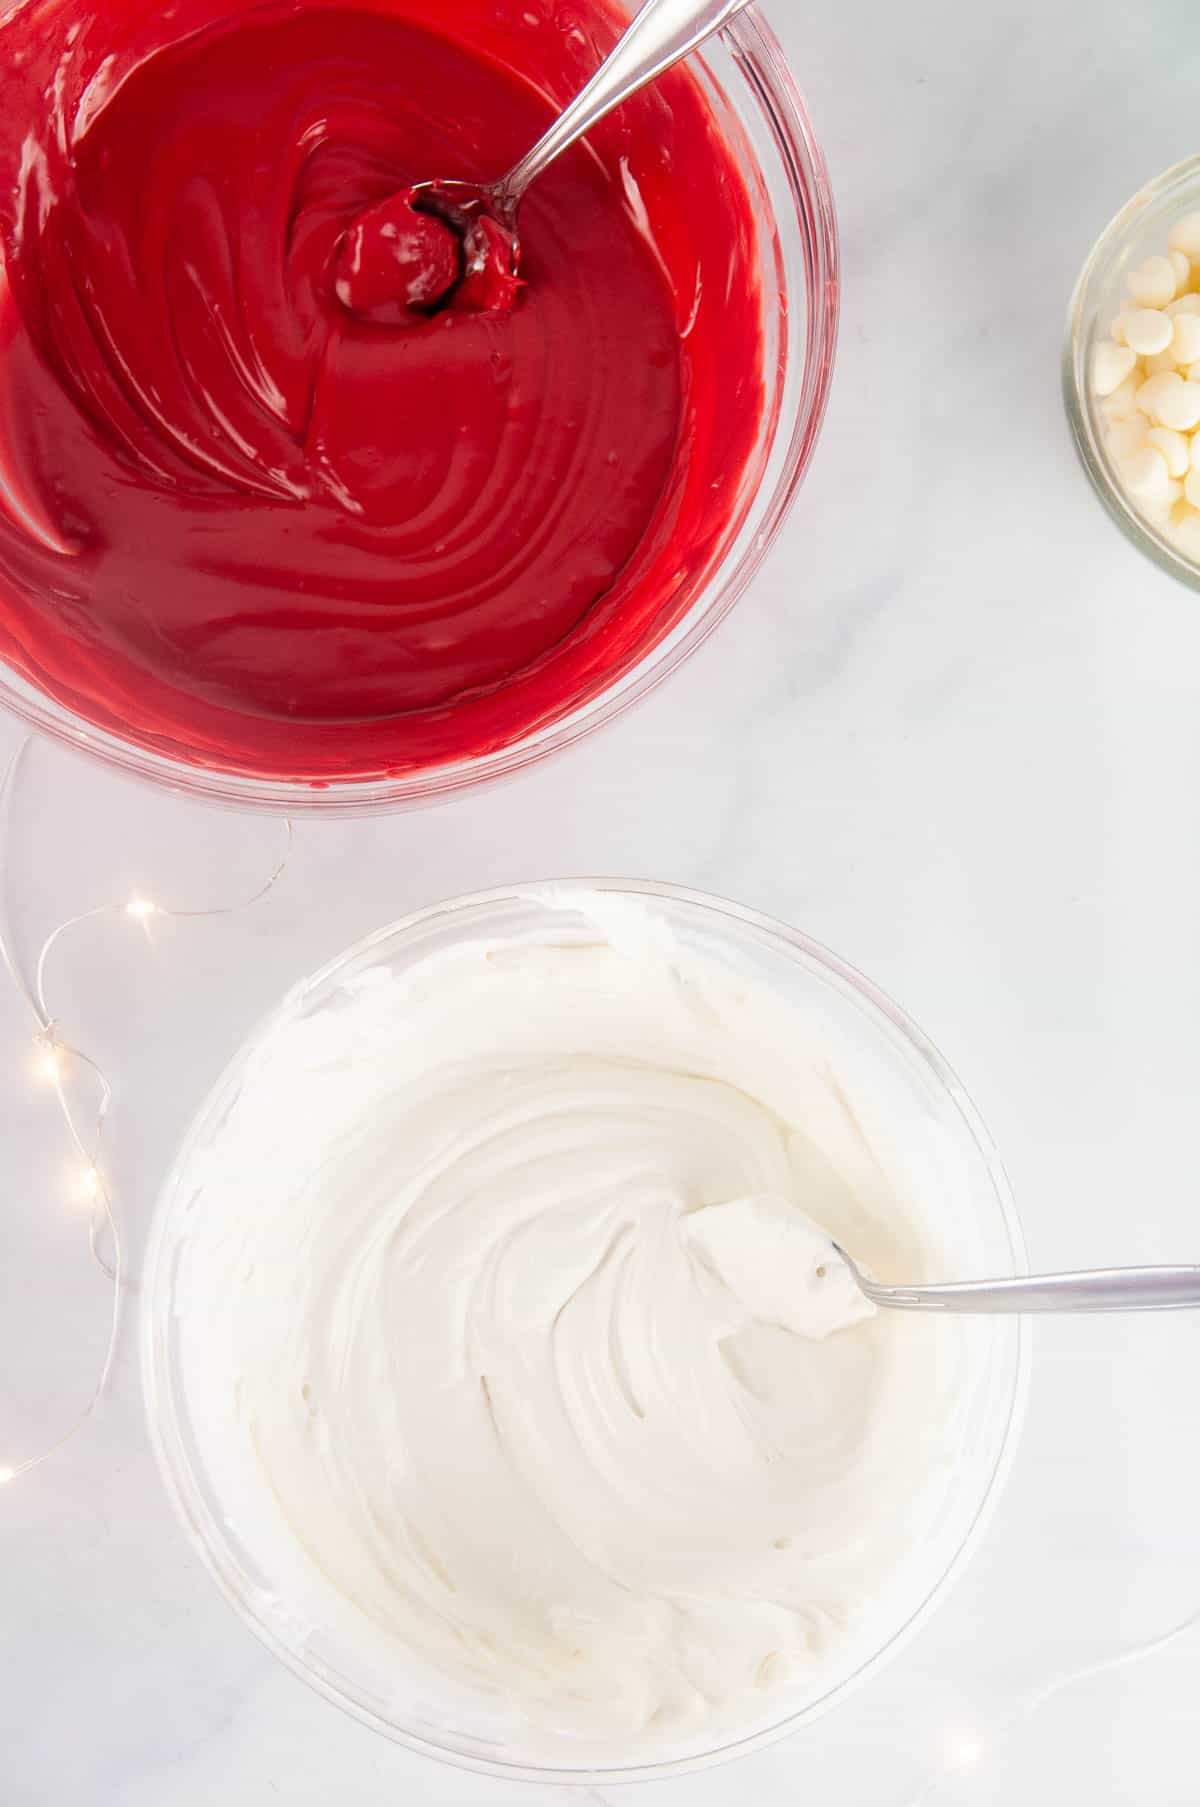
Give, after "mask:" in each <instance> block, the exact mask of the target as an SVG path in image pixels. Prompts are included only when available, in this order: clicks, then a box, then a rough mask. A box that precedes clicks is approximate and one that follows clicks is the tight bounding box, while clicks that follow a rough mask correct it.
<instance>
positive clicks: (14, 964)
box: [0, 736, 294, 1486]
mask: <svg viewBox="0 0 1200 1807" xmlns="http://www.w3.org/2000/svg"><path fill="white" fill-rule="evenodd" d="M32 744H33V736H28V737H27V738H26V739H25V740H23V741H22V742H21V744H20V745H19V746H18V748H17V750H16V752H15V753H14V754H13V757H12V758H11V759H10V761H9V763H8V766H7V768H6V770H5V772H4V776H3V778H2V779H0V849H3V850H5V851H7V849H8V848H9V846H10V845H11V834H10V828H11V818H12V799H13V795H14V793H15V791H16V787H17V781H18V778H19V776H20V773H21V769H22V767H23V765H24V762H25V759H26V756H27V754H28V751H29V748H30V747H31V745H32ZM283 826H284V830H285V834H286V839H285V843H284V847H283V851H282V853H281V855H280V858H279V860H278V861H277V863H276V865H275V867H274V868H273V870H272V871H271V872H270V874H269V875H268V877H267V879H266V880H265V882H264V883H263V884H261V885H260V886H259V887H258V889H257V890H256V891H254V892H253V893H252V894H251V895H250V896H249V897H246V898H243V899H241V900H240V901H239V902H237V903H233V904H225V905H221V906H219V907H217V908H214V909H207V910H181V909H166V908H164V907H163V906H162V905H161V904H157V903H154V902H152V901H151V900H150V899H149V898H146V897H143V896H141V895H140V894H135V895H134V896H132V897H131V898H130V899H129V900H128V901H127V902H126V903H123V904H101V905H99V906H98V907H97V908H95V909H91V910H81V911H80V912H79V913H78V914H77V915H75V916H70V917H68V918H67V920H66V921H65V922H60V923H59V924H58V926H57V927H56V928H55V929H53V930H52V931H51V932H50V934H49V935H48V936H47V937H46V939H45V940H44V941H43V943H42V945H41V948H40V949H39V951H38V955H37V959H36V960H35V962H34V966H33V976H32V979H28V978H27V977H26V975H25V973H24V971H23V969H22V965H21V961H20V958H19V956H18V954H17V950H16V941H15V938H14V936H13V934H12V929H11V921H12V918H11V913H10V899H9V870H10V867H9V862H8V861H7V860H3V861H0V966H3V968H4V970H5V972H6V973H7V974H8V976H9V978H10V979H11V981H12V984H13V986H14V987H15V989H16V991H17V992H18V994H19V996H20V997H21V999H22V1001H23V1002H24V1004H25V1005H26V1007H27V1008H28V1010H29V1013H30V1015H31V1017H32V1019H33V1025H34V1028H33V1043H34V1051H35V1061H36V1067H37V1071H38V1073H39V1074H40V1075H41V1076H42V1078H44V1079H45V1080H47V1081H48V1083H49V1084H50V1085H51V1086H52V1088H53V1090H54V1095H55V1098H56V1099H57V1101H58V1106H59V1110H60V1112H61V1114H62V1119H63V1123H64V1125H65V1127H66V1131H67V1137H68V1140H69V1142H70V1144H71V1148H72V1150H73V1152H74V1154H75V1156H76V1157H77V1159H78V1161H79V1162H80V1163H81V1172H80V1178H79V1187H80V1191H81V1193H82V1196H83V1199H84V1200H85V1202H86V1203H87V1204H88V1205H89V1206H90V1209H89V1212H88V1248H89V1250H90V1252H91V1255H92V1258H93V1259H94V1260H95V1261H96V1263H97V1264H98V1266H99V1267H100V1268H101V1270H102V1271H103V1273H104V1274H105V1275H106V1277H107V1279H108V1281H109V1284H110V1286H111V1289H112V1310H111V1312H110V1313H109V1318H108V1335H107V1339H106V1341H105V1346H104V1355H103V1359H102V1361H101V1363H100V1367H99V1371H98V1373H97V1376H96V1380H95V1382H94V1384H93V1386H92V1390H91V1392H90V1394H89V1395H88V1398H87V1402H86V1404H85V1405H84V1407H83V1409H82V1411H81V1412H79V1413H78V1415H77V1416H76V1417H75V1418H74V1419H73V1420H71V1422H70V1423H69V1424H68V1426H67V1429H66V1430H65V1431H64V1432H63V1433H62V1435H61V1436H59V1437H57V1438H56V1439H55V1440H54V1441H53V1442H52V1443H50V1444H48V1445H47V1447H46V1448H44V1449H42V1450H40V1451H39V1452H38V1453H36V1454H34V1455H32V1456H27V1457H25V1458H24V1459H23V1460H22V1461H19V1462H15V1463H12V1464H8V1463H0V1486H2V1485H4V1484H6V1483H8V1482H10V1481H15V1480H16V1479H17V1478H18V1476H20V1475H23V1474H28V1473H29V1472H30V1470H31V1469H34V1468H39V1467H40V1466H41V1465H42V1463H43V1462H48V1461H49V1460H50V1458H51V1456H54V1455H57V1453H58V1451H59V1450H60V1449H62V1448H63V1447H64V1446H65V1445H66V1444H67V1443H69V1442H70V1441H71V1440H72V1438H73V1437H76V1436H78V1434H79V1432H80V1431H81V1430H82V1429H83V1427H84V1425H85V1424H86V1423H87V1421H88V1420H89V1418H90V1417H91V1416H92V1414H93V1412H94V1411H95V1409H96V1407H97V1405H98V1404H99V1403H100V1400H101V1398H102V1397H103V1395H104V1392H105V1389H106V1388H107V1386H108V1382H109V1377H110V1376H111V1374H112V1368H113V1362H114V1361H115V1359H116V1353H117V1345H118V1342H119V1340H120V1333H121V1305H122V1298H123V1292H124V1251H123V1246H122V1242H121V1231H120V1225H119V1223H118V1221H117V1213H116V1210H115V1207H114V1201H113V1196H112V1193H111V1191H110V1189H109V1186H108V1183H107V1181H106V1180H105V1177H104V1173H103V1170H102V1168H101V1165H100V1157H101V1152H102V1146H103V1142H104V1131H105V1126H106V1124H107V1122H108V1113H109V1108H110V1106H111V1104H112V1087H111V1085H110V1084H109V1081H108V1079H107V1077H106V1075H105V1073H104V1071H103V1069H102V1068H101V1067H100V1065H99V1064H98V1063H97V1062H96V1061H95V1060H93V1058H92V1057H91V1055H90V1054H87V1053H86V1052H85V1051H84V1050H83V1049H82V1048H77V1047H76V1046H75V1045H74V1044H73V1043H72V1042H69V1041H68V1040H66V1038H65V1037H64V1036H63V1035H62V1033H61V1031H60V1029H59V1026H58V1021H57V1019H56V1017H55V1016H54V1014H53V1013H52V1011H51V1009H50V1005H49V1003H48V1001H47V973H48V968H49V963H50V960H51V957H52V956H53V954H54V953H55V950H56V949H57V948H58V947H59V945H60V943H61V942H62V941H63V940H64V938H65V937H66V936H68V935H70V934H73V933H74V931H75V930H77V929H79V928H82V927H83V925H84V924H85V923H89V922H96V921H99V920H101V919H102V918H108V919H110V920H111V919H113V918H118V917H126V918H129V919H130V920H132V921H136V922H141V923H142V924H143V925H145V924H146V923H148V921H149V920H150V919H151V918H152V917H163V918H165V919H167V920H171V921H180V922H182V921H197V920H199V919H200V918H202V917H210V916H234V915H237V914H239V913H240V912H241V911H242V910H247V909H249V908H250V907H251V906H252V905H253V904H257V903H259V902H261V901H262V899H263V898H265V897H266V896H267V895H268V893H269V892H271V891H273V890H274V889H275V886H276V885H277V884H278V883H279V880H280V879H281V878H282V877H283V874H284V872H285V871H286V869H287V865H288V862H289V860H290V859H291V855H292V847H293V842H294V830H293V827H292V822H291V819H290V818H285V821H284V825H283ZM76 1071H78V1072H79V1073H80V1074H81V1075H83V1076H84V1077H85V1078H86V1079H88V1080H90V1081H91V1083H92V1085H93V1086H94V1088H95V1093H96V1106H95V1110H94V1112H93V1113H92V1114H91V1116H90V1118H89V1120H88V1122H87V1123H83V1122H81V1121H80V1119H79V1118H78V1116H77V1115H76V1111H75V1107H74V1105H73V1104H72V1102H71V1099H70V1097H69V1096H68V1091H67V1082H68V1079H69V1077H70V1076H71V1075H72V1074H73V1073H74V1072H76ZM102 1236H106V1237H107V1240H108V1244H109V1248H110V1250H111V1259H110V1258H109V1257H107V1256H106V1255H105V1254H104V1252H103V1251H102V1249H101V1246H100V1239H101V1237H102Z"/></svg>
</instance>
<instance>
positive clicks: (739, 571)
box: [0, 7, 839, 817]
mask: <svg viewBox="0 0 1200 1807" xmlns="http://www.w3.org/2000/svg"><path fill="white" fill-rule="evenodd" d="M721 38H722V40H723V41H724V43H725V45H726V48H727V49H728V50H729V51H730V52H731V53H732V56H733V59H734V62H735V63H736V66H737V70H738V73H739V74H740V75H741V77H742V86H741V87H739V88H738V89H737V90H736V94H735V93H734V92H733V91H730V94H729V98H730V99H731V100H734V99H736V101H737V103H738V107H739V110H740V107H741V105H742V104H743V101H744V102H745V103H746V104H752V103H757V105H758V107H759V108H760V109H761V111H762V115H763V118H764V119H765V121H766V123H767V125H768V126H769V128H770V134H771V138H772V142H773V145H774V148H775V151H776V153H777V155H778V157H779V159H780V161H781V163H782V165H783V171H784V178H785V180H786V183H787V186H788V188H789V190H790V196H791V202H792V207H793V208H794V216H793V212H792V209H791V208H789V210H788V213H787V214H786V216H783V215H776V225H777V227H778V228H779V230H780V231H781V232H784V231H786V232H788V233H789V235H790V234H791V233H792V232H793V231H798V233H799V236H800V239H801V241H802V243H803V246H804V253H805V261H806V265H807V268H808V278H809V279H808V282H807V290H808V295H807V312H806V316H805V317H806V319H807V321H808V327H807V331H806V334H805V342H804V345H803V347H802V349H801V348H798V349H797V351H796V359H797V362H798V364H800V365H801V385H800V392H799V395H798V397H797V399H796V402H795V406H794V409H793V410H791V411H790V412H789V414H788V415H786V416H780V418H779V419H778V420H777V421H776V422H775V423H774V426H773V428H772V438H771V447H772V450H774V449H775V448H776V447H784V448H785V449H784V454H783V463H782V468H781V470H780V471H779V473H778V475H777V477H776V479H775V483H774V489H773V492H772V493H771V494H770V495H769V496H767V497H765V501H764V508H763V514H762V519H761V521H760V522H759V523H758V526H757V528H756V531H755V533H754V537H753V540H752V542H751V543H750V544H749V545H746V546H743V547H742V548H741V550H740V551H738V540H739V539H740V538H741V531H739V534H738V535H736V536H735V538H734V540H733V541H732V542H731V544H730V546H729V547H728V548H727V549H726V552H725V554H724V555H723V557H722V560H721V563H720V565H719V566H718V568H717V569H716V571H714V572H713V573H712V575H711V576H710V578H709V580H708V581H707V583H706V584H705V586H704V587H703V589H702V590H701V591H700V592H699V593H698V594H697V595H696V596H695V597H694V598H693V600H692V602H691V604H690V605H689V607H688V609H687V610H686V611H685V613H684V614H683V616H682V617H681V618H680V620H679V621H678V622H677V623H676V624H675V626H674V628H672V629H671V630H670V632H669V633H668V634H667V635H666V636H665V638H664V639H663V640H662V641H661V642H659V644H658V645H657V646H655V647H653V648H651V650H650V651H649V652H648V653H647V654H646V655H645V656H644V657H643V658H642V659H641V660H639V662H638V663H637V664H636V665H634V666H633V667H632V668H631V669H630V670H629V671H627V672H625V673H623V674H622V675H621V676H620V677H619V678H617V679H616V681H615V682H614V683H612V684H611V685H609V686H608V687H607V688H605V689H603V690H601V691H599V692H598V693H597V694H596V695H595V696H593V697H591V698H589V699H588V700H587V701H585V702H584V703H582V704H580V705H577V706H576V707H575V708H574V709H572V710H571V711H570V712H569V713H568V714H567V715H565V716H563V717H561V718H560V719H559V720H558V721H556V722H553V723H551V724H550V725H549V726H548V727H545V728H542V729H537V730H534V731H533V732H531V733H530V734H527V735H525V736H524V737H522V738H521V739H520V740H518V741H515V742H513V743H512V744H510V745H508V746H506V747H502V748H499V749H497V750H496V751H495V752H492V753H486V754H481V755H478V756H475V757H472V758H470V759H466V760H459V761H452V762H450V763H447V764H443V765H440V766H433V767H430V768H428V770H425V771H417V772H415V773H408V774H402V775H400V776H398V777H385V778H371V779H361V780H356V779H350V780H330V781H329V782H325V781H320V782H318V783H313V782H311V781H308V780H304V781H292V780H286V779H276V778H255V777H250V776H248V775H246V774H244V773H234V772H222V771H219V770H216V769H210V768H208V767H205V766H201V765H193V764H191V763H189V762H188V761H186V760H183V759H179V758H176V757H174V756H173V755H170V754H164V753H157V752H154V751H153V750H151V749H149V748H145V747H141V746H138V745H136V744H135V743H134V742H132V741H127V740H125V739H123V738H122V737H121V736H120V735H118V734H115V733H112V732H110V731H109V730H107V729H103V728H99V727H97V726H95V725H94V724H92V723H90V722H88V721H86V720H85V719H84V718H83V717H81V716H78V715H77V714H76V713H75V712H74V711H73V710H71V709H69V708H67V707H66V706H64V705H62V704H60V703H57V702H56V701H55V700H54V699H53V698H51V697H49V696H48V695H46V694H45V693H44V692H42V691H41V690H40V689H39V688H38V687H37V686H36V685H35V684H33V683H32V682H30V681H29V680H27V679H25V678H23V677H21V675H20V674H19V673H17V672H15V671H13V670H12V669H11V668H9V667H8V666H7V665H4V664H2V663H0V704H3V706H4V707H5V708H7V709H8V710H9V711H11V712H12V713H13V714H14V715H16V716H18V717H19V718H21V719H22V720H23V721H24V722H25V723H26V724H27V725H28V726H30V727H32V728H35V729H38V730H40V731H41V732H44V733H46V734H48V735H49V736H50V737H51V738H53V739H55V740H58V741H60V742H64V743H66V744H67V745H69V746H73V747H75V748H76V749H78V750H80V751H82V752H84V753H86V754H88V755H90V756H91V757H93V758H95V759H98V760H100V761H101V762H102V763H103V764H105V765H107V766H108V767H109V768H110V769H114V770H117V771H119V772H123V773H126V774H128V775H132V776H134V777H138V778H141V779H143V780H146V781H148V782H151V783H155V784H157V785H159V786H161V787H164V788H166V789H170V790H175V791H177V792H182V793H184V794H186V795H188V796H192V797H195V798H196V799H198V800H199V801H202V802H208V803H213V804H217V805H225V806H228V807H232V808H238V809H246V810H253V811H261V812H264V813H267V812H269V813H283V814H289V815H293V816H299V815H324V816H329V817H337V816H351V815H354V816H357V815H377V814H387V813H390V812H395V811H401V810H404V809H408V808H414V807H421V806H422V805H429V804H436V803H440V802H443V801H448V800H449V799H451V798H453V797H455V796H458V795H461V794H463V793H464V792H468V791H473V790H476V789H480V788H482V787H483V786H485V785H488V784H491V783H494V782H497V781H499V780H500V779H503V778H505V777H507V776H509V775H511V774H513V773H515V772H517V771H521V770H523V769H524V768H525V767H526V766H528V765H531V764H534V763H536V762H537V761H539V760H541V759H544V758H547V757H549V756H550V755H551V754H553V753H556V752H559V751H562V750H563V749H565V748H567V747H569V746H572V745H574V743H575V742H576V741H578V740H580V739H581V738H582V737H583V736H585V735H588V734H590V733H591V732H592V731H593V729H597V728H600V727H602V726H604V725H606V724H607V723H608V722H610V721H612V720H614V719H615V718H616V717H617V716H619V715H621V714H623V713H624V712H625V710H626V709H629V708H632V707H633V706H634V705H635V704H636V703H639V702H641V701H642V700H644V698H645V697H647V696H648V695H649V694H650V693H651V692H652V691H653V690H655V689H656V688H657V687H658V685H659V684H660V683H662V682H663V681H664V680H665V679H666V678H667V677H669V676H670V675H671V673H672V672H674V671H675V670H676V669H677V667H678V666H679V665H681V664H682V663H683V662H684V661H685V660H686V659H687V658H689V657H690V656H691V654H692V653H694V652H695V651H696V650H697V648H698V647H699V646H700V645H701V644H702V643H703V642H704V641H705V640H706V639H707V638H708V636H709V634H710V633H712V631H713V630H714V629H715V628H716V627H717V626H718V625H719V623H720V622H721V621H722V620H724V618H725V616H726V615H727V614H728V613H729V611H730V610H731V609H732V608H733V606H734V604H735V603H736V602H738V601H739V599H740V598H741V596H742V595H743V593H744V592H745V590H746V588H747V587H748V585H749V584H750V583H751V581H752V580H753V578H754V577H755V575H756V574H757V572H758V570H759V567H760V566H761V564H762V562H763V559H764V558H765V557H766V555H767V553H768V552H769V551H770V549H771V547H772V546H773V544H774V542H775V540H776V538H777V537H778V534H779V530H780V528H781V527H782V525H783V522H784V520H785V519H786V517H787V515H788V513H789V511H790V509H791V505H792V503H793V501H794V500H795V496H796V493H797V491H798V490H799V487H800V484H801V482H802V481H803V479H804V476H805V474H806V472H807V470H808V466H809V463H810V462H811V458H812V454H813V450H814V448H815V446H816V442H817V439H818V437H819V433H820V429H821V425H822V422H823V420H824V416H825V411H826V407H827V404H828V398H829V389H830V385H831V382H832V374H833V358H834V350H835V346H836V341H837V325H838V311H839V310H838V269H839V253H838V234H837V222H836V217H835V213H834V206H833V194H832V190H831V187H830V183H829V174H828V170H827V168H826V164H825V158H824V155H823V153H822V151H821V148H820V145H819V144H818V142H817V139H816V136H815V133H814V131H813V127H812V123H811V121H810V119H809V115H808V111H807V108H806V106H805V104H804V101H803V98H802V97H801V94H800V91H799V88H798V86H797V84H796V81H795V78H794V77H793V75H792V72H791V69H790V67H789V65H788V63H787V60H786V57H785V56H784V53H783V49H782V46H781V45H780V43H779V40H778V38H777V37H776V35H775V33H774V32H773V31H772V30H771V28H770V26H769V25H768V24H767V23H766V22H765V21H764V20H763V19H762V18H760V17H759V15H758V11H757V8H755V7H751V8H750V9H749V10H748V11H746V12H743V13H742V14H741V15H740V16H739V17H738V18H736V19H734V20H733V21H731V23H730V24H728V25H727V26H726V27H725V28H724V30H723V31H722V33H721ZM700 60H701V61H702V59H700ZM793 311H794V310H793ZM780 393H781V394H782V389H781V391H780ZM789 428H790V436H789ZM768 475H769V473H768V472H767V471H766V470H764V472H763V475H762V477H761V478H760V480H759V485H758V487H757V489H756V491H755V497H754V500H755V502H756V503H757V502H758V500H759V497H760V496H761V495H763V494H764V492H765V491H766V487H767V478H768ZM743 531H744V528H743ZM735 553H736V555H737V556H736V558H735V559H734V562H733V563H732V564H730V560H731V558H733V555H734V554H735Z"/></svg>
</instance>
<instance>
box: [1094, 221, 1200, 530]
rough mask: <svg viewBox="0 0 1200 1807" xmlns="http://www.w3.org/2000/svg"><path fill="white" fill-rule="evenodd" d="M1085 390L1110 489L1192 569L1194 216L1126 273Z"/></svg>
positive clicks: (1199, 475)
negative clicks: (1113, 483) (1093, 399)
mask: <svg viewBox="0 0 1200 1807" xmlns="http://www.w3.org/2000/svg"><path fill="white" fill-rule="evenodd" d="M1108 330H1109V336H1108V338H1107V339H1102V340H1101V341H1100V343H1099V344H1098V345H1097V347H1096V350H1095V353H1094V355H1093V361H1092V389H1093V392H1094V394H1095V395H1096V396H1097V398H1098V399H1099V404H1100V406H1099V412H1100V416H1101V419H1102V421H1103V423H1104V439H1105V445H1106V447H1107V449H1108V453H1109V456H1110V457H1111V459H1112V463H1113V467H1114V470H1115V473H1116V478H1117V482H1118V484H1119V485H1120V488H1121V489H1122V490H1123V491H1124V493H1125V494H1126V495H1127V496H1128V497H1129V500H1130V502H1131V503H1132V504H1133V506H1134V507H1135V508H1136V509H1137V510H1138V512H1139V514H1141V515H1143V516H1144V517H1145V518H1146V520H1147V521H1148V522H1150V523H1151V525H1152V526H1154V527H1156V528H1157V529H1158V530H1159V531H1160V532H1161V533H1162V534H1164V535H1165V537H1166V538H1168V539H1169V540H1171V541H1172V542H1173V544H1174V545H1175V546H1176V547H1177V548H1178V550H1179V551H1180V552H1181V553H1182V554H1183V556H1184V557H1186V558H1190V559H1195V560H1196V561H1197V562H1200V430H1198V429H1200V213H1189V214H1187V215H1186V216H1185V218H1183V219H1181V220H1179V221H1177V222H1176V224H1175V225H1174V227H1172V229H1171V232H1170V234H1169V236H1168V240H1167V251H1166V254H1165V255H1164V256H1160V257H1148V258H1147V259H1146V261H1145V262H1144V263H1142V264H1139V265H1138V266H1137V268H1136V269H1133V270H1131V271H1130V273H1129V275H1128V277H1127V278H1126V282H1125V294H1124V299H1123V300H1122V302H1121V306H1120V310H1119V312H1118V313H1117V314H1116V316H1115V318H1114V319H1113V322H1112V324H1111V326H1110V327H1109V329H1108Z"/></svg>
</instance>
